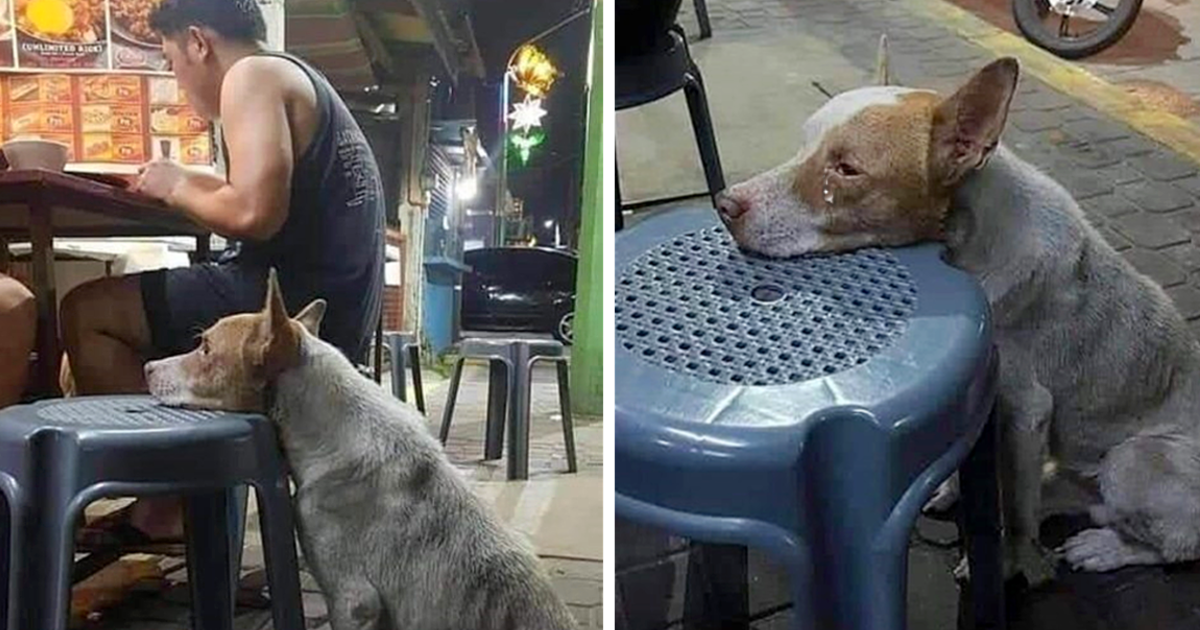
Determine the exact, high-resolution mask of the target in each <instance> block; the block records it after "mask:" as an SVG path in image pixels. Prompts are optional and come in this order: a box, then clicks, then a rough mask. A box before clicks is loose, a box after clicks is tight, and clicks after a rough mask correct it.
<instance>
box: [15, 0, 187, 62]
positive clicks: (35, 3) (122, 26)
mask: <svg viewBox="0 0 1200 630" xmlns="http://www.w3.org/2000/svg"><path fill="white" fill-rule="evenodd" d="M158 2H159V0H0V68H28V69H38V68H49V69H55V70H62V69H75V70H134V71H137V70H140V71H150V72H162V71H165V70H166V69H167V62H166V58H165V57H164V56H163V53H162V40H161V39H159V37H158V35H157V34H156V33H154V31H153V30H151V28H150V13H151V11H152V10H153V9H154V7H155V6H156V5H157V3H158Z"/></svg>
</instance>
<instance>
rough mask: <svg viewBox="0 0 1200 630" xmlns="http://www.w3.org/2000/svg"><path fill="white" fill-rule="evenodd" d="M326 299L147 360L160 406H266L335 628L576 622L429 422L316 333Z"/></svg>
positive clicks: (233, 320) (502, 627)
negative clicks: (185, 351)
mask: <svg viewBox="0 0 1200 630" xmlns="http://www.w3.org/2000/svg"><path fill="white" fill-rule="evenodd" d="M324 310H325V303H324V302H323V301H320V300H318V301H316V302H313V303H312V304H310V305H309V306H308V307H306V308H304V309H303V310H302V311H301V312H300V314H299V315H297V316H296V318H295V319H292V318H289V317H288V315H287V313H286V311H285V306H284V303H283V298H282V297H281V295H280V293H279V286H278V283H277V282H276V280H275V274H274V271H272V272H271V276H270V280H269V287H268V295H267V304H266V308H264V309H263V311H261V312H259V313H250V314H243V315H233V316H230V317H226V318H224V319H222V320H221V321H219V322H217V323H216V324H215V325H213V326H212V328H210V329H208V330H207V331H205V332H204V334H203V336H202V337H201V341H200V346H199V347H198V348H197V349H196V350H194V351H192V352H191V353H189V354H186V355H182V356H177V357H173V358H169V359H164V360H162V361H156V362H152V363H149V364H147V366H146V380H147V383H148V384H149V387H150V391H151V393H153V394H154V395H155V396H157V397H159V398H160V399H162V400H163V401H164V402H166V403H168V404H177V405H187V406H201V407H208V408H217V409H227V410H238V411H264V412H266V413H267V415H268V416H269V417H270V418H271V420H272V421H273V422H274V423H275V424H276V426H277V427H278V429H279V435H280V441H281V442H282V444H283V448H284V451H285V453H286V455H287V459H288V463H289V465H290V467H291V471H292V475H293V477H294V480H295V482H296V496H295V508H296V514H297V522H298V529H299V530H300V541H301V546H302V548H303V549H304V554H305V556H306V557H307V559H308V561H309V565H310V566H311V567H312V569H313V573H314V575H315V577H316V578H317V582H318V583H319V584H320V586H321V589H322V591H323V592H324V593H325V597H326V600H327V602H328V604H329V610H330V621H331V623H332V626H333V628H334V629H335V630H343V629H347V628H371V629H375V630H384V629H388V630H390V629H394V628H421V629H423V630H459V629H461V628H472V629H475V628H478V629H483V630H487V629H495V630H565V629H571V628H575V627H576V626H575V623H574V620H573V617H572V616H571V614H570V613H569V612H568V611H567V609H566V606H564V605H563V604H562V602H561V601H559V599H558V598H557V597H556V596H555V594H554V592H553V591H552V589H551V587H550V584H549V581H548V579H547V578H546V576H545V574H544V572H543V571H542V569H541V568H540V566H539V564H538V561H537V558H536V557H535V556H534V555H533V553H532V552H531V551H530V550H529V549H528V547H527V545H526V544H525V543H524V542H523V541H522V540H521V539H520V538H519V537H518V535H516V534H515V533H513V532H511V531H509V530H508V529H507V528H506V527H505V526H504V525H502V524H501V523H500V522H499V520H498V519H497V518H496V517H495V515H494V514H493V513H492V511H491V509H490V507H489V506H487V505H485V504H484V503H483V502H482V501H480V500H479V499H478V498H477V497H476V496H475V495H474V494H473V493H472V491H471V489H470V488H469V487H468V485H467V483H466V481H465V480H464V479H463V478H462V476H461V474H459V472H458V471H457V470H455V469H454V468H453V467H452V466H451V464H450V462H449V461H448V460H447V459H446V456H445V454H444V453H443V452H442V448H441V445H440V444H438V442H437V441H436V440H434V439H433V437H432V436H430V435H429V432H428V430H427V429H426V427H425V421H424V417H423V416H421V415H420V414H419V413H418V412H416V411H415V410H414V409H412V408H411V407H409V406H408V405H406V404H404V403H402V402H400V401H399V400H397V399H395V398H394V397H392V396H391V395H389V394H388V393H387V392H385V391H384V389H383V388H381V387H379V385H378V384H376V383H374V382H372V381H371V380H370V379H367V378H364V377H363V376H362V375H360V374H359V373H358V372H357V371H356V370H355V369H354V367H353V366H352V365H351V363H350V362H349V361H348V360H347V359H346V357H344V356H343V355H342V354H341V352H339V351H338V350H337V349H336V348H334V347H333V346H331V345H329V344H328V343H325V342H324V341H322V340H320V339H318V338H317V336H316V331H317V329H318V327H319V325H320V321H321V316H322V315H323V313H324Z"/></svg>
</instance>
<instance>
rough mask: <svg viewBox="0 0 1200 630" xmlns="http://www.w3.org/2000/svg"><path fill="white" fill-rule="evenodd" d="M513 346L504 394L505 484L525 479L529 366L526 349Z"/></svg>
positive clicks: (527, 442) (527, 349)
mask: <svg viewBox="0 0 1200 630" xmlns="http://www.w3.org/2000/svg"><path fill="white" fill-rule="evenodd" d="M515 346H516V347H515V348H514V349H513V353H512V354H513V365H512V372H513V374H511V375H510V377H509V390H508V391H509V398H508V401H509V402H508V404H509V409H508V423H509V425H508V479H509V481H513V480H518V479H528V478H529V400H530V396H531V394H532V392H531V391H530V388H531V387H532V386H533V382H532V381H533V378H532V373H533V366H531V365H530V364H529V346H527V345H525V344H523V343H519V344H515Z"/></svg>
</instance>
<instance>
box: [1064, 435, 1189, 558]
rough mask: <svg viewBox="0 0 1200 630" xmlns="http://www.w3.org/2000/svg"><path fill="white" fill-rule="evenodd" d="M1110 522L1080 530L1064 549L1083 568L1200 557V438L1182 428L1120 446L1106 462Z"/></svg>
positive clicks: (1104, 508) (1100, 518)
mask: <svg viewBox="0 0 1200 630" xmlns="http://www.w3.org/2000/svg"><path fill="white" fill-rule="evenodd" d="M1099 481H1100V494H1101V496H1102V497H1103V499H1104V503H1103V505H1098V506H1093V507H1092V509H1091V510H1090V511H1091V515H1092V519H1093V520H1094V521H1095V522H1096V524H1098V525H1102V526H1103V527H1100V528H1096V529H1089V530H1085V531H1083V532H1080V533H1079V534H1077V535H1075V536H1073V537H1072V538H1070V539H1069V540H1067V542H1066V543H1065V544H1063V546H1062V548H1061V549H1060V551H1061V552H1062V554H1063V557H1064V558H1065V559H1066V561H1067V562H1068V563H1069V564H1070V565H1071V566H1072V567H1074V568H1075V569H1077V570H1084V571H1112V570H1114V569H1119V568H1121V567H1124V566H1131V565H1145V564H1163V563H1172V562H1184V561H1188V560H1195V559H1197V558H1200V443H1198V442H1197V441H1196V440H1195V439H1193V438H1191V437H1186V436H1181V435H1176V434H1143V435H1138V436H1134V437H1132V438H1130V439H1128V440H1126V441H1125V442H1122V443H1121V444H1119V445H1117V446H1116V447H1114V448H1113V449H1112V450H1111V451H1109V453H1108V454H1107V455H1106V456H1105V458H1104V462H1103V463H1102V465H1101V469H1100V477H1099Z"/></svg>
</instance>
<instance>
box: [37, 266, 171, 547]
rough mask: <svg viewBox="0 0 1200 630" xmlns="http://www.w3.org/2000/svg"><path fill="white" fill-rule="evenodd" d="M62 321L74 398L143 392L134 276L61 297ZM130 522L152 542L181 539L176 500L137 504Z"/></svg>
mask: <svg viewBox="0 0 1200 630" xmlns="http://www.w3.org/2000/svg"><path fill="white" fill-rule="evenodd" d="M60 320H61V322H62V336H63V345H64V346H66V350H67V357H68V359H69V361H70V364H71V373H72V375H73V376H74V380H75V390H76V392H77V393H79V394H81V395H87V394H135V393H145V392H146V377H145V374H144V372H143V366H144V365H145V363H146V355H147V353H148V352H149V351H150V348H151V340H150V324H149V323H148V322H147V321H146V311H145V309H144V308H143V306H142V290H141V284H140V280H139V277H138V276H136V275H135V276H123V277H117V278H101V279H99V280H94V281H92V282H88V283H86V284H82V285H80V286H78V287H76V288H75V289H73V290H72V291H71V292H70V293H68V294H67V296H66V297H65V298H63V302H62V308H61V313H60ZM129 521H130V524H131V525H133V526H134V527H136V528H138V529H139V530H141V531H142V533H144V534H146V535H147V536H149V537H150V538H152V539H161V538H178V537H180V536H182V535H183V517H182V510H181V506H180V502H179V500H178V499H176V498H154V499H142V500H139V501H138V502H137V503H135V504H134V506H133V508H132V509H131V510H130V517H129Z"/></svg>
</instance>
